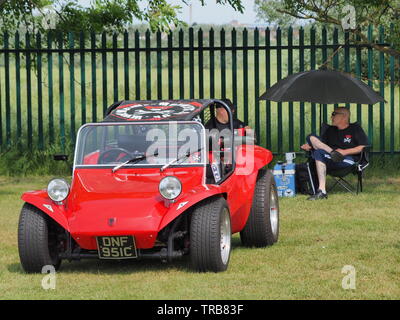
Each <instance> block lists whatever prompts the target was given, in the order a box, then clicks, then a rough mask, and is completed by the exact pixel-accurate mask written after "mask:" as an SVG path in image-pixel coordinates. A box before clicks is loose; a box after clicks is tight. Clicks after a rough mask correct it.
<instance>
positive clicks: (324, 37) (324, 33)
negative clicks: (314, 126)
mask: <svg viewBox="0 0 400 320" xmlns="http://www.w3.org/2000/svg"><path fill="white" fill-rule="evenodd" d="M327 43H328V39H327V31H326V27H325V26H324V27H323V28H322V45H323V47H322V63H325V62H326V60H327V59H328V52H327V48H326V45H327ZM319 112H321V110H319ZM322 119H323V122H324V123H327V122H328V106H327V105H326V104H323V105H322ZM320 125H321V123H320Z"/></svg>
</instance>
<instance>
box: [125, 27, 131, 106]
mask: <svg viewBox="0 0 400 320" xmlns="http://www.w3.org/2000/svg"><path fill="white" fill-rule="evenodd" d="M128 49H129V34H128V31H127V30H125V32H124V88H125V100H129V98H130V97H129V51H128Z"/></svg>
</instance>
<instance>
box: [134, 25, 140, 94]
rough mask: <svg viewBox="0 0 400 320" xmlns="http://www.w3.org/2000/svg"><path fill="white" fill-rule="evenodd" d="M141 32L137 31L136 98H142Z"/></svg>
mask: <svg viewBox="0 0 400 320" xmlns="http://www.w3.org/2000/svg"><path fill="white" fill-rule="evenodd" d="M139 49H140V34H139V31H138V30H136V31H135V99H136V100H140V50H139Z"/></svg>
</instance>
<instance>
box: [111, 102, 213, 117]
mask: <svg viewBox="0 0 400 320" xmlns="http://www.w3.org/2000/svg"><path fill="white" fill-rule="evenodd" d="M215 101H216V100H214V99H207V100H146V101H140V100H138V101H120V102H117V103H114V104H113V105H111V106H110V107H109V108H108V110H107V115H106V117H105V118H104V120H103V122H116V121H118V122H123V121H128V122H132V121H185V120H186V121H187V120H192V119H193V118H194V117H196V116H197V115H199V114H200V112H201V111H202V110H204V109H205V108H206V107H208V106H209V105H210V104H212V103H214V102H215Z"/></svg>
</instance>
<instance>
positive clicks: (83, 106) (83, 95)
mask: <svg viewBox="0 0 400 320" xmlns="http://www.w3.org/2000/svg"><path fill="white" fill-rule="evenodd" d="M79 42H80V43H79V47H80V50H81V53H80V67H81V125H84V124H85V123H86V72H85V65H86V64H85V34H84V33H83V32H81V33H80V36H79Z"/></svg>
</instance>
